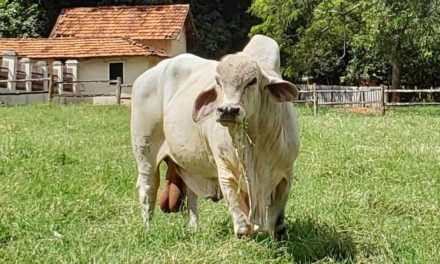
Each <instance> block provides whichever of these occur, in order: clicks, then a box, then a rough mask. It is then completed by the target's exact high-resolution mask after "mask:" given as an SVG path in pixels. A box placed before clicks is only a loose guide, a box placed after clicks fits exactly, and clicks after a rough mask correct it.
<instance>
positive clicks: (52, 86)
mask: <svg viewBox="0 0 440 264" xmlns="http://www.w3.org/2000/svg"><path fill="white" fill-rule="evenodd" d="M8 82H15V83H17V84H18V83H26V82H33V83H35V82H41V83H44V82H46V83H47V84H48V85H47V87H48V90H47V91H40V90H38V91H34V90H32V91H20V90H17V91H16V92H0V95H8V96H14V95H26V94H47V101H48V102H51V101H52V99H53V97H54V96H57V97H64V98H87V97H97V96H114V97H115V98H116V103H117V104H120V103H121V99H130V98H129V97H122V96H121V91H122V89H123V88H130V87H132V85H130V84H122V81H121V78H120V77H118V78H117V80H78V81H73V80H72V79H68V80H64V81H62V82H58V81H57V76H56V75H51V76H50V77H49V78H35V79H34V78H32V79H20V80H15V81H10V80H1V79H0V87H1V85H2V84H4V83H6V84H7V83H8ZM84 83H108V84H110V85H115V90H114V92H110V93H100V94H97V93H95V94H75V93H62V94H59V91H58V89H57V88H56V87H57V86H58V85H59V84H63V86H64V87H65V85H71V86H73V84H84Z"/></svg>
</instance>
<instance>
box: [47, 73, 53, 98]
mask: <svg viewBox="0 0 440 264" xmlns="http://www.w3.org/2000/svg"><path fill="white" fill-rule="evenodd" d="M53 85H54V79H53V74H51V75H50V79H49V84H48V85H47V89H48V90H47V102H49V103H50V102H52V93H53Z"/></svg>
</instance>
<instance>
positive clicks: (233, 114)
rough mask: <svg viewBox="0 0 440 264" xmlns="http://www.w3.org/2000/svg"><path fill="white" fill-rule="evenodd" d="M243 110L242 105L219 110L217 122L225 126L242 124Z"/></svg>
mask: <svg viewBox="0 0 440 264" xmlns="http://www.w3.org/2000/svg"><path fill="white" fill-rule="evenodd" d="M243 112H244V111H243V109H242V107H241V106H240V105H235V104H228V105H222V106H220V107H219V108H217V122H220V123H222V124H224V125H228V124H231V123H240V122H241V121H242V120H243Z"/></svg>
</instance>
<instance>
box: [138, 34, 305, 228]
mask: <svg viewBox="0 0 440 264" xmlns="http://www.w3.org/2000/svg"><path fill="white" fill-rule="evenodd" d="M279 64H280V63H279V48H278V45H277V43H276V42H275V41H274V40H272V39H270V38H268V37H265V36H261V35H257V36H255V37H253V38H252V40H251V41H250V42H249V44H248V45H247V46H246V47H245V49H244V50H243V52H239V53H237V54H233V55H228V56H226V57H224V58H223V59H222V60H221V61H219V62H218V61H213V60H206V59H202V58H199V57H197V56H194V55H190V54H184V55H180V56H177V57H175V58H172V59H168V60H164V61H162V62H161V63H159V64H158V65H157V66H155V67H154V68H152V69H150V70H148V71H147V72H145V73H144V74H142V75H141V76H140V77H139V78H138V79H137V80H136V81H135V83H134V86H133V95H132V117H131V133H132V145H133V151H134V155H135V158H136V161H137V164H138V171H139V176H138V180H137V188H138V191H139V196H140V203H141V209H142V217H143V220H144V222H145V223H146V224H148V221H149V219H150V217H151V216H152V213H153V211H154V207H155V203H156V197H157V190H158V187H159V169H158V165H159V163H160V162H161V161H162V160H164V159H165V158H166V159H167V160H171V161H172V162H174V163H175V164H176V168H177V169H176V170H177V174H178V175H179V176H180V177H181V178H182V179H183V182H184V183H185V185H186V193H187V195H188V208H189V225H190V226H197V215H198V212H197V198H222V196H224V197H225V198H226V200H227V202H228V205H229V209H230V211H231V214H232V219H233V224H234V232H235V234H236V235H250V234H252V233H254V232H255V231H257V229H258V230H259V231H267V232H269V234H271V235H280V234H282V233H283V232H284V231H285V227H284V209H285V206H286V202H287V200H288V196H289V192H290V187H291V183H292V179H293V165H294V161H295V159H296V157H297V154H298V150H299V137H298V124H297V118H296V115H295V113H294V110H293V104H292V103H290V102H291V101H292V100H294V99H295V98H296V97H297V95H298V90H297V88H296V87H295V85H293V84H292V83H290V82H287V81H284V80H282V79H281V77H280V73H279Z"/></svg>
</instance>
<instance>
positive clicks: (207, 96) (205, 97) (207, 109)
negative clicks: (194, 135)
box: [192, 86, 218, 123]
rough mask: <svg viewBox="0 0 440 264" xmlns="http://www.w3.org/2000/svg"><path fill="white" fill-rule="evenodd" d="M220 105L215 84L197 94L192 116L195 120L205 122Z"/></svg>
mask: <svg viewBox="0 0 440 264" xmlns="http://www.w3.org/2000/svg"><path fill="white" fill-rule="evenodd" d="M217 106H218V94H217V91H216V89H215V86H214V87H212V88H211V89H208V90H205V91H203V92H201V93H200V94H199V96H197V98H196V101H195V102H194V107H193V113H192V118H193V120H194V122H196V123H200V122H203V121H204V120H205V119H206V118H207V117H208V116H209V115H210V114H211V113H212V112H213V111H214V110H215V109H217Z"/></svg>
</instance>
